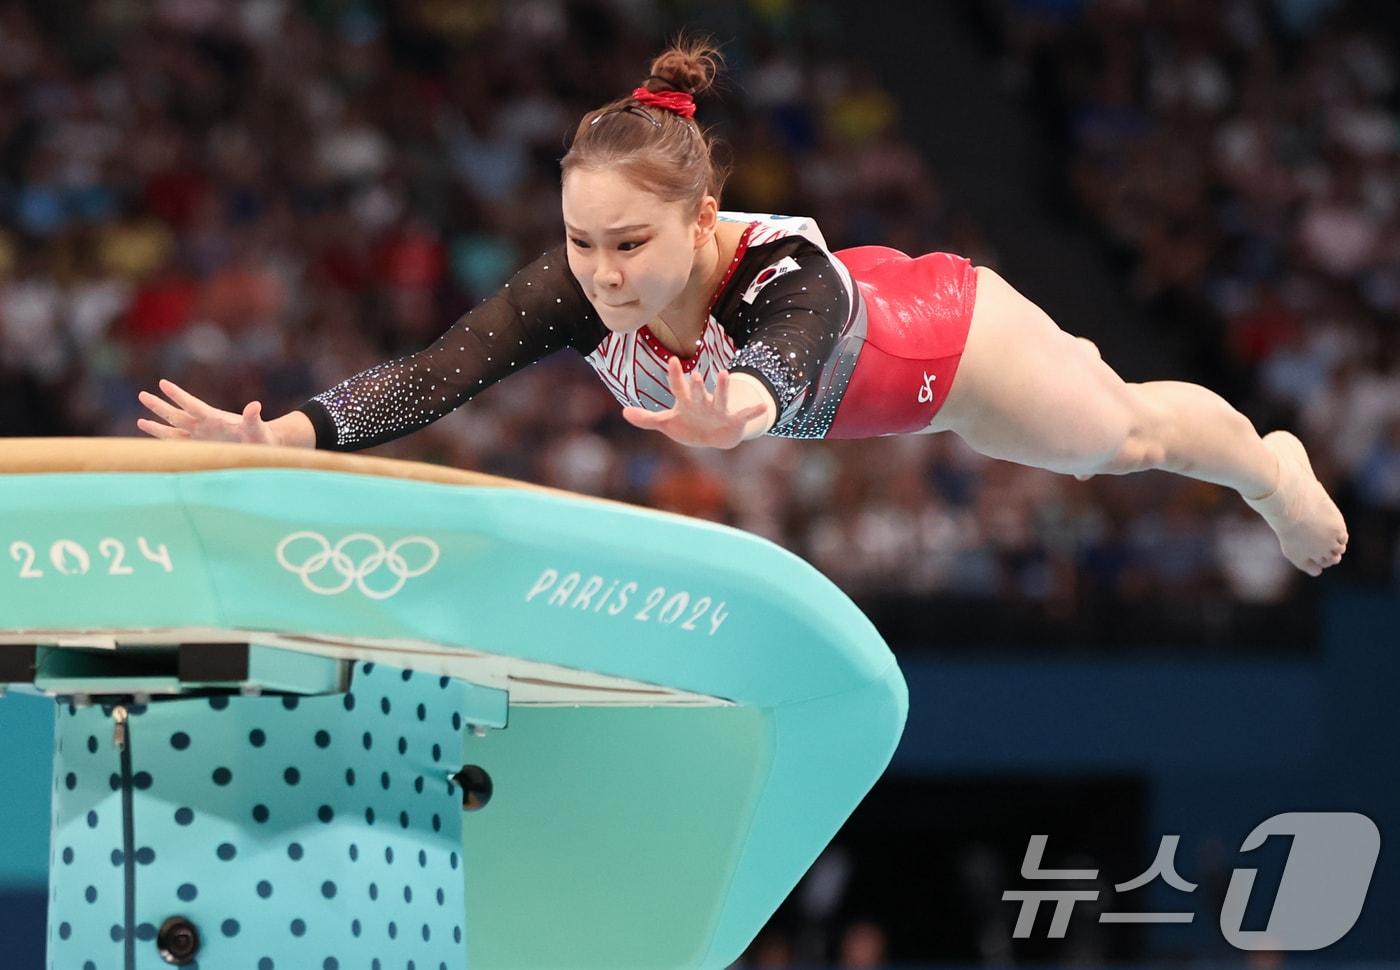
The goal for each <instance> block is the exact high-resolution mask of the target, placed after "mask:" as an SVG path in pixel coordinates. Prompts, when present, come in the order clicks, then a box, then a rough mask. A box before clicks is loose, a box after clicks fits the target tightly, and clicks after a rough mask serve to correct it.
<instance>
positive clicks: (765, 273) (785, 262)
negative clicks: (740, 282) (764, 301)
mask: <svg viewBox="0 0 1400 970" xmlns="http://www.w3.org/2000/svg"><path fill="white" fill-rule="evenodd" d="M801 268H802V267H801V266H798V265H797V260H795V259H793V258H792V257H791V256H784V257H783V258H782V259H780V260H778V261H777V262H776V263H774V264H773V265H772V266H765V267H764V268H763V269H761V270H759V272H758V275H757V276H755V277H754V278H753V282H752V283H750V284H749V288H748V289H747V290H745V291H744V295H743V297H741V299H742V300H743V301H744V302H745V303H752V302H753V301H754V300H756V299H757V298H758V291H759V290H761V289H763V288H764V287H765V286H767V285H768V284H769V283H771V282H773V281H774V280H775V279H777V278H778V277H779V276H783V275H784V274H787V273H791V272H792V271H793V270H795V269H801Z"/></svg>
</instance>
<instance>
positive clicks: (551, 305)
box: [137, 247, 606, 451]
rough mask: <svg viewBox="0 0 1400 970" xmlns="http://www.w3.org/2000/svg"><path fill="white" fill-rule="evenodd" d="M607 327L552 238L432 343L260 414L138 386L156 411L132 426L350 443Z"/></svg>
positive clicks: (583, 345)
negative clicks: (279, 411)
mask: <svg viewBox="0 0 1400 970" xmlns="http://www.w3.org/2000/svg"><path fill="white" fill-rule="evenodd" d="M605 333H606V330H605V329H604V327H603V324H602V321H601V320H599V319H598V316H597V313H596V311H594V309H593V307H592V306H591V305H590V304H589V303H588V300H587V299H586V298H585V297H584V295H583V292H582V290H580V289H579V287H578V283H577V281H576V280H575V279H574V277H573V274H572V273H570V272H569V268H568V263H567V260H566V259H565V256H564V253H563V249H562V247H557V248H556V249H553V250H550V251H549V252H546V253H544V254H543V255H541V256H540V258H539V259H537V260H535V261H534V262H533V263H531V264H530V265H528V266H526V267H525V268H523V269H521V270H520V271H519V272H518V273H516V274H515V276H513V277H512V278H511V280H510V282H508V283H506V284H505V285H504V286H502V287H501V289H500V290H498V291H497V292H496V293H495V294H493V295H492V296H490V297H488V298H487V299H485V300H483V301H482V302H481V303H480V304H479V305H478V306H477V307H476V308H475V309H473V310H472V311H471V312H470V313H468V314H466V315H465V316H463V317H462V318H461V319H459V320H458V321H457V322H456V323H454V324H453V325H452V326H451V327H450V328H449V329H448V330H447V332H446V333H444V334H443V335H442V336H441V337H439V338H438V339H437V340H436V341H435V342H434V343H433V344H432V345H431V346H429V347H427V348H425V349H424V350H421V351H419V352H418V353H415V354H410V355H408V356H406V357H401V358H398V359H397V360H391V361H387V362H385V363H382V364H376V365H375V366H374V367H371V368H369V369H368V370H365V371H362V372H360V373H359V374H355V375H353V376H352V377H349V378H346V379H345V380H344V381H341V382H340V383H339V384H337V385H335V386H334V387H332V388H330V389H329V390H327V391H323V392H322V393H320V394H317V395H316V396H315V397H313V398H312V399H311V400H309V401H307V402H305V403H304V404H302V405H301V406H300V407H298V408H297V409H296V410H294V411H292V412H290V413H288V414H285V415H283V416H281V417H279V418H276V419H274V420H272V421H264V420H262V405H261V404H260V403H259V402H257V401H253V402H249V403H248V404H247V405H246V406H245V407H244V408H243V411H242V413H241V414H238V413H234V412H232V411H224V410H221V409H219V408H216V407H213V406H212V405H210V404H207V403H206V402H204V401H202V400H200V399H199V398H198V397H196V396H195V395H193V394H191V393H189V392H188V391H186V390H185V389H183V388H181V387H179V386H178V385H176V384H174V383H173V382H171V381H161V383H160V389H161V391H162V392H164V393H165V394H166V395H167V397H168V398H169V400H168V401H167V400H164V399H162V398H160V397H158V396H157V395H155V394H151V393H149V392H146V391H143V392H141V395H140V400H141V403H142V404H144V405H145V406H146V407H147V408H148V409H149V410H150V411H151V412H152V413H153V414H154V415H155V416H156V417H157V418H159V419H160V420H159V421H154V420H151V419H150V418H142V419H140V420H139V421H138V422H137V426H138V427H139V428H140V429H141V430H142V431H144V432H145V433H147V434H149V435H152V436H154V437H157V438H194V439H197V440H206V441H210V440H212V441H241V442H247V443H255V444H277V445H288V446H296V447H305V448H310V447H316V448H327V449H332V450H338V451H357V450H359V449H362V448H369V447H372V446H374V445H378V444H383V443H384V442H386V441H392V440H393V439H395V438H401V437H403V436H404V435H406V434H409V433H411V432H413V431H416V430H418V429H419V428H422V427H424V426H425V425H427V424H430V423H431V422H433V421H436V420H437V419H438V418H440V417H442V416H443V415H445V414H448V413H449V412H451V411H453V410H455V409H456V408H458V407H460V406H461V405H462V404H464V403H466V402H467V401H469V400H470V399H471V398H472V397H474V396H475V395H476V394H478V393H480V392H481V391H483V390H485V389H486V388H488V387H490V386H491V385H492V384H495V383H496V382H497V381H500V380H503V379H505V378H506V377H508V376H510V375H511V374H513V373H515V372H516V371H517V370H519V369H521V368H522V367H524V366H526V365H527V364H530V363H533V362H535V361H537V360H539V359H540V358H542V357H545V356H547V355H548V354H551V353H553V352H554V351H556V350H559V349H561V348H563V347H566V346H573V347H575V348H576V349H578V350H580V351H581V352H583V353H587V352H589V351H591V350H592V349H593V348H594V347H595V346H597V344H598V343H599V342H600V341H601V340H602V338H603V336H604V335H605Z"/></svg>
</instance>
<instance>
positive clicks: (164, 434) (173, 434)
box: [136, 418, 190, 439]
mask: <svg viewBox="0 0 1400 970" xmlns="http://www.w3.org/2000/svg"><path fill="white" fill-rule="evenodd" d="M136 427H138V428H140V429H141V430H142V431H144V432H146V434H148V435H150V436H151V437H152V438H167V439H175V438H188V437H189V436H190V433H189V432H188V431H183V430H181V429H180V428H172V427H170V426H169V425H168V424H161V423H160V422H159V421H152V420H151V419H150V418H137V419H136Z"/></svg>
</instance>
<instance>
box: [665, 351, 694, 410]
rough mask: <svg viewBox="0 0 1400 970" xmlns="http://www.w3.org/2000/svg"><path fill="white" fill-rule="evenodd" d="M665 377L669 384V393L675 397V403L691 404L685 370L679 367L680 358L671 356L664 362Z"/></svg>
mask: <svg viewBox="0 0 1400 970" xmlns="http://www.w3.org/2000/svg"><path fill="white" fill-rule="evenodd" d="M666 379H667V381H668V382H669V383H670V385H671V393H672V394H673V395H674V396H675V398H676V403H677V404H681V403H684V404H691V403H692V398H691V395H690V387H689V386H688V385H687V384H686V381H685V371H684V369H683V368H682V367H681V362H680V358H678V357H672V358H671V359H670V360H668V361H667V362H666Z"/></svg>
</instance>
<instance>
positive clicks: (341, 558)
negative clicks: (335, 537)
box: [277, 532, 440, 600]
mask: <svg viewBox="0 0 1400 970" xmlns="http://www.w3.org/2000/svg"><path fill="white" fill-rule="evenodd" d="M293 544H296V547H297V548H296V549H294V550H292V549H290V547H291V546H292V545H293ZM353 547H358V548H353ZM418 550H421V551H418ZM406 553H408V554H406ZM356 554H358V558H357V555H356ZM439 555H440V552H439V550H438V545H437V543H436V542H434V541H433V540H432V539H428V538H426V537H424V536H406V537H404V538H402V539H400V540H398V541H397V542H395V543H394V544H393V545H391V546H388V547H385V545H384V540H382V539H380V538H379V537H378V536H374V535H370V534H369V533H368V532H352V533H351V534H350V535H348V536H346V537H345V538H344V539H341V540H340V541H339V542H337V543H336V544H335V545H334V546H332V545H331V543H330V540H329V539H327V538H326V537H325V536H323V535H321V534H320V533H319V532H293V533H292V534H291V535H289V536H287V537H286V538H285V539H283V540H282V541H281V542H279V543H278V544H277V561H278V562H279V563H281V564H282V568H283V569H286V570H287V571H288V572H291V573H294V574H296V575H297V576H300V577H301V583H302V585H303V586H305V587H306V588H307V589H309V590H311V592H313V593H319V594H321V595H322V596H335V595H336V594H337V593H343V592H345V591H346V590H347V589H349V588H350V587H351V586H352V585H354V586H358V587H359V588H360V592H361V593H364V594H365V595H366V596H368V597H369V598H370V599H372V600H384V599H388V598H389V597H390V596H393V595H394V594H395V593H397V592H398V591H399V590H401V589H403V587H404V583H406V582H408V581H409V580H410V579H412V578H413V577H414V576H421V575H423V574H424V573H426V572H427V571H428V570H429V569H432V568H433V567H434V566H436V565H437V561H438V557H439ZM327 572H329V575H326V574H327ZM385 573H387V575H389V576H391V577H393V578H392V581H390V582H389V583H388V584H387V585H384V584H383V583H371V582H367V580H370V579H371V578H372V577H375V576H376V575H384V574H385Z"/></svg>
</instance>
